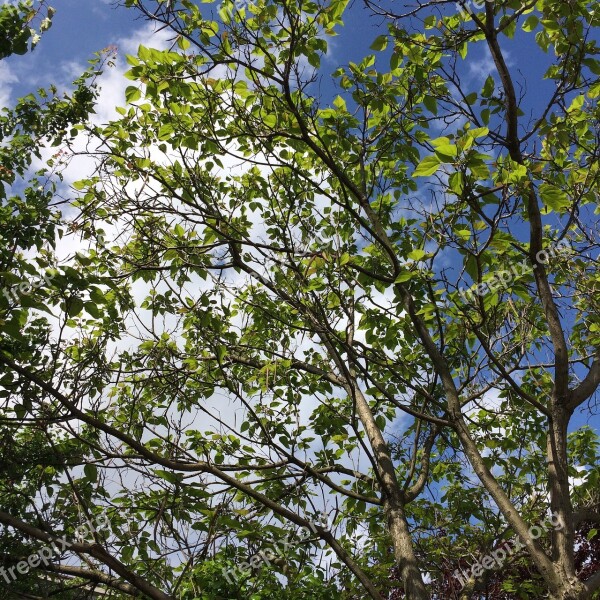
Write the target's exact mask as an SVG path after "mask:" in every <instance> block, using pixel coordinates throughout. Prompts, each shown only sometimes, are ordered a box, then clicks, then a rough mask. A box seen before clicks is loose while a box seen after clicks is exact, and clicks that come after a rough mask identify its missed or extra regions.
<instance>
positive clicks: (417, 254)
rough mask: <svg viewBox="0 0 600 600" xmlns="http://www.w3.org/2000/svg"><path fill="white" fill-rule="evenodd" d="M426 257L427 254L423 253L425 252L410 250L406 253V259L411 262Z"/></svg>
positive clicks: (418, 249)
mask: <svg viewBox="0 0 600 600" xmlns="http://www.w3.org/2000/svg"><path fill="white" fill-rule="evenodd" d="M426 255H427V252H425V250H421V249H420V248H416V249H415V250H412V251H411V252H409V253H408V258H410V259H412V260H421V259H422V258H423V257H424V256H426Z"/></svg>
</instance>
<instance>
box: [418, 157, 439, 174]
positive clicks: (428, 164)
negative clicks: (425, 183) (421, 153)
mask: <svg viewBox="0 0 600 600" xmlns="http://www.w3.org/2000/svg"><path fill="white" fill-rule="evenodd" d="M441 162H442V161H441V160H440V159H439V158H438V157H437V156H436V155H435V154H434V155H432V156H426V157H425V158H424V159H423V160H422V161H421V162H420V163H419V164H418V165H417V167H416V169H415V170H414V172H413V177H429V176H430V175H433V174H434V173H435V172H437V170H438V169H439V166H440V164H441Z"/></svg>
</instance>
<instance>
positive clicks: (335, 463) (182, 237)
mask: <svg viewBox="0 0 600 600" xmlns="http://www.w3.org/2000/svg"><path fill="white" fill-rule="evenodd" d="M127 4H128V5H131V6H132V7H135V10H137V11H141V13H142V14H144V15H145V16H146V17H147V18H148V19H150V20H152V21H154V22H156V23H158V24H159V25H160V26H161V27H166V28H169V29H170V30H171V31H172V32H173V47H172V48H170V49H169V50H157V49H153V48H149V47H144V46H142V47H140V49H139V51H138V55H137V56H136V57H129V59H128V60H129V62H130V65H131V69H130V71H129V73H128V77H129V78H130V79H131V80H132V85H131V86H130V87H129V88H128V89H127V91H126V100H127V106H126V107H124V108H122V109H120V113H121V117H120V118H119V119H117V120H115V121H114V122H112V123H109V124H107V125H106V126H103V127H92V126H89V127H88V128H87V129H88V133H89V135H90V136H91V137H92V138H93V139H96V140H97V142H98V144H99V146H98V149H97V150H95V151H94V156H96V157H97V159H98V162H97V168H96V170H95V171H94V173H92V174H90V176H89V177H87V178H85V179H83V180H82V181H80V182H78V183H77V184H76V186H75V187H76V189H77V190H78V191H79V194H78V198H77V200H76V202H75V207H76V208H77V210H78V211H79V212H78V216H77V217H76V218H75V219H74V221H73V224H72V228H73V229H76V230H77V231H78V232H82V234H83V237H84V239H85V240H88V241H89V243H90V250H89V252H88V253H87V255H85V256H84V255H82V254H80V255H79V256H78V259H77V260H78V264H79V265H80V268H81V269H82V270H83V271H85V274H86V277H85V279H86V280H87V281H89V282H91V283H89V285H88V287H87V288H84V287H83V286H81V287H80V288H78V289H79V296H78V297H77V298H76V299H73V301H72V302H71V304H68V305H67V304H65V305H63V307H62V308H63V310H64V311H65V312H66V313H67V317H68V319H66V321H65V323H66V327H70V328H71V329H72V330H73V335H72V336H71V337H69V339H68V340H67V339H65V340H64V341H62V342H61V343H60V344H57V346H56V352H55V354H54V357H55V360H56V362H55V363H54V365H52V363H49V362H48V363H46V365H47V366H46V370H45V371H44V372H43V373H36V372H34V369H32V368H31V367H30V366H29V365H28V362H27V360H28V359H29V357H28V356H23V355H21V356H15V355H14V353H13V354H11V351H10V349H6V350H4V352H2V353H1V354H0V363H1V364H3V365H4V367H5V368H6V371H7V373H10V374H11V375H10V376H11V377H13V378H14V382H15V391H14V392H12V393H13V394H16V395H18V394H23V393H24V392H25V390H27V389H35V390H36V398H35V401H34V402H32V404H31V405H30V406H26V407H25V410H26V411H27V414H28V415H29V418H36V417H37V415H38V414H39V411H40V410H42V408H43V407H52V409H53V410H55V411H58V412H59V413H60V414H65V415H68V416H69V419H71V420H69V421H68V423H69V424H68V426H67V428H71V429H70V432H69V433H70V435H71V436H73V437H76V438H77V439H78V441H79V442H80V444H81V445H82V447H84V448H87V449H88V450H89V455H90V456H91V457H93V461H91V462H90V461H88V464H87V465H86V468H85V471H84V472H83V473H82V475H81V477H80V478H79V479H78V480H77V481H73V480H70V481H69V485H68V486H64V487H63V491H65V490H68V491H69V493H73V494H74V495H75V497H76V499H77V504H78V506H79V508H80V509H81V510H85V511H97V510H99V508H100V507H102V508H103V509H104V510H105V511H106V513H107V515H108V516H109V518H110V520H111V536H110V537H109V538H108V539H107V540H106V541H105V542H104V543H102V541H101V540H97V544H98V548H99V549H98V550H97V554H96V555H95V557H96V558H98V559H99V560H100V561H104V563H105V565H107V566H108V567H109V568H113V566H112V564H111V562H110V560H109V559H110V558H112V559H114V560H115V561H117V563H115V564H117V567H116V573H117V574H118V575H119V576H120V577H122V578H125V579H127V580H128V581H129V582H130V583H131V584H132V585H134V587H135V586H137V585H138V584H140V581H142V580H143V581H144V582H146V584H147V586H151V587H146V588H145V589H142V588H141V587H137V589H140V590H142V591H143V592H144V593H146V594H147V595H148V596H150V597H161V598H176V597H181V598H207V599H208V598H211V599H213V598H214V599H216V598H275V597H281V596H282V593H283V591H282V590H283V587H282V586H285V597H286V598H306V597H309V596H310V597H315V596H316V597H318V598H364V597H365V595H367V596H368V597H370V598H374V599H381V598H384V597H395V598H397V597H405V598H409V599H411V600H422V599H428V598H481V597H484V596H483V594H485V597H490V594H492V596H491V597H495V598H498V599H499V598H517V597H519V598H522V597H535V598H540V597H547V598H551V599H552V600H558V599H561V600H567V599H584V598H592V597H595V596H596V597H597V596H598V590H599V589H600V570H599V569H598V567H599V565H598V558H597V557H598V551H597V548H598V546H597V544H598V536H597V529H596V525H597V523H598V521H599V520H600V515H599V514H598V505H597V497H595V496H593V490H595V489H596V488H597V486H598V483H599V481H600V470H599V467H598V438H597V433H596V431H595V430H594V429H593V428H591V427H586V426H582V423H584V422H585V420H586V419H590V418H591V417H592V416H595V414H596V412H595V411H596V405H595V399H596V397H597V396H596V395H597V388H598V385H599V383H600V354H599V349H600V344H599V342H600V337H599V336H600V333H599V332H600V320H599V316H598V315H600V310H598V309H599V306H598V304H599V296H598V282H599V279H598V273H597V270H596V260H595V259H594V252H595V251H596V250H597V248H598V239H597V217H596V215H597V214H598V208H597V204H598V177H599V169H598V164H599V162H598V156H599V148H600V145H599V144H600V138H599V136H598V117H599V109H598V106H597V102H596V99H597V97H598V95H599V94H600V80H599V78H598V75H599V74H600V62H599V61H598V60H597V59H596V58H595V57H596V55H597V54H598V48H597V44H596V41H595V39H594V31H595V30H594V28H595V27H597V25H598V22H599V19H600V12H599V9H598V7H597V6H596V3H592V2H586V1H585V0H572V1H570V2H568V3H566V2H558V1H556V0H537V1H533V0H532V1H531V2H527V3H521V2H516V1H513V0H501V1H498V2H495V3H486V4H485V7H483V9H482V8H478V7H477V6H466V5H464V6H463V8H464V10H461V11H457V10H456V8H455V7H454V4H453V3H450V2H427V3H423V4H422V5H419V6H415V7H413V8H412V9H411V10H410V11H408V12H407V13H406V15H398V14H394V12H393V11H392V10H388V9H387V8H386V7H385V6H383V5H382V4H374V3H369V8H370V10H371V11H374V12H375V13H377V14H379V15H380V16H381V17H383V18H384V19H385V18H388V17H389V21H388V22H387V23H386V22H385V21H384V26H382V30H381V34H380V35H379V36H378V37H377V38H376V39H375V40H374V42H373V45H372V50H373V54H371V55H368V56H366V57H365V58H364V59H363V60H362V61H361V62H360V63H357V64H356V63H348V64H347V65H343V66H340V68H339V69H337V70H336V71H335V73H334V74H333V75H334V81H335V92H333V93H329V91H326V92H323V91H322V88H321V86H320V84H321V79H320V78H319V75H320V73H321V72H322V71H323V70H324V67H322V65H321V58H322V57H323V55H324V54H325V53H326V52H327V48H328V39H329V37H331V36H333V35H334V34H335V33H336V31H337V30H339V28H340V26H341V25H342V24H343V21H342V18H343V16H344V11H345V10H346V2H344V1H343V0H331V1H329V2H291V1H288V0H278V1H272V0H256V2H253V3H250V4H248V5H245V6H241V5H240V3H236V4H234V3H233V2H229V1H227V0H225V1H224V2H222V3H221V4H220V5H219V6H218V7H213V6H212V5H211V6H208V5H206V6H205V5H204V4H202V5H197V4H196V3H194V2H191V1H189V0H181V1H179V2H172V1H170V2H164V1H156V2H150V1H144V0H139V1H134V0H128V1H127ZM479 4H481V3H479ZM217 8H218V15H217V12H216V11H217ZM467 9H468V10H467ZM352 10H358V7H354V8H353V9H352ZM505 46H508V47H509V48H516V49H521V50H522V49H524V48H526V49H527V51H528V52H531V53H532V54H533V53H534V52H539V53H540V55H541V56H542V60H543V61H544V62H545V63H546V64H545V68H546V71H545V74H544V76H543V77H544V78H543V79H542V80H540V79H539V74H537V75H536V74H535V72H534V71H533V69H532V73H528V74H527V77H529V78H528V79H527V80H526V83H527V84H528V87H529V86H530V87H534V90H535V93H536V94H538V92H539V93H540V94H541V95H542V96H544V99H543V102H542V101H541V100H539V99H538V98H537V96H536V100H535V102H532V103H528V102H529V99H528V96H527V94H526V89H527V88H526V87H525V86H524V83H525V81H521V82H519V79H518V77H519V74H518V71H517V70H516V69H514V68H511V67H510V66H509V65H510V63H509V62H508V61H507V58H506V50H505V49H504V47H505ZM482 56H488V57H489V59H490V64H491V65H492V66H493V70H492V72H491V73H490V75H489V77H487V78H485V80H482V81H481V82H479V81H477V80H471V82H470V83H469V82H468V81H469V80H467V79H465V77H464V75H465V72H466V71H465V70H466V69H468V68H469V65H470V64H471V62H470V61H472V60H477V59H478V58H479V57H482ZM519 66H520V67H521V68H524V65H522V64H520V65H519ZM325 74H326V75H327V74H328V73H327V71H326V72H325ZM534 77H535V79H534ZM532 82H535V86H532V85H531V84H532ZM545 82H551V83H552V85H545ZM519 83H520V84H521V86H520V87H519ZM328 89H329V88H328ZM432 131H434V132H436V133H434V134H432V133H431V132H432ZM438 133H439V134H441V135H438ZM73 151H74V152H75V150H74V149H73ZM94 278H95V279H94ZM59 349H60V352H59ZM23 427H24V428H25V427H26V423H25V422H24V423H23ZM575 477H577V478H578V479H579V480H578V481H574V478H575ZM83 492H84V493H83ZM589 498H592V499H591V500H590V499H589ZM323 510H325V512H326V513H327V515H328V519H329V521H328V523H327V524H324V523H323V522H321V521H319V522H318V523H316V524H315V521H316V520H318V514H319V513H320V512H321V511H323ZM126 515H129V516H130V518H133V520H134V521H135V523H136V527H135V529H134V531H133V532H129V533H128V532H127V531H126V528H125V527H124V516H126ZM549 515H550V516H549ZM69 518H71V519H73V515H69ZM12 524H13V526H15V527H17V528H19V527H21V531H25V529H24V528H23V526H22V525H19V524H18V523H14V522H13V523H12ZM301 532H304V533H305V532H309V535H308V536H307V535H304V533H303V534H301ZM131 533H133V535H134V539H135V546H132V545H131ZM517 537H518V538H519V539H520V543H518V544H517V543H516V539H517ZM281 540H285V548H284V550H283V551H282V552H280V553H277V552H275V550H276V549H277V548H278V544H279V545H281ZM509 542H510V544H509V546H506V544H507V543H509ZM502 547H504V548H505V551H504V556H501V555H500V554H498V552H499V550H500V549H501V548H502ZM265 549H270V550H271V553H270V554H263V555H262V557H261V555H260V554H259V553H260V551H261V550H265ZM315 551H316V552H317V556H316V557H315V556H311V552H312V553H314V552H315ZM494 552H496V553H497V554H496V555H494V554H493V553H494ZM469 554H472V555H473V561H471V560H470V559H468V565H465V557H467V556H469ZM490 555H492V556H496V558H497V559H496V560H495V561H494V562H493V564H491V563H490V562H489V561H487V562H486V563H484V562H483V560H484V557H487V556H490ZM257 556H258V558H257V559H256V560H254V559H255V558H256V557H257ZM265 557H266V558H265ZM269 557H270V558H269ZM479 559H481V561H482V563H481V564H482V565H484V566H482V567H481V568H480V569H474V570H473V571H471V570H469V574H468V575H467V576H464V577H463V575H460V573H458V574H457V569H463V571H464V569H465V567H466V566H469V567H472V566H473V563H474V562H475V561H478V560H479ZM240 564H243V569H242V570H243V574H240V572H239V570H236V569H238V567H239V565H240ZM485 565H487V566H485ZM275 573H279V575H278V576H276V575H275ZM133 575H135V577H137V578H138V579H135V578H134V576H133ZM426 575H427V576H426ZM463 585H464V587H462V586H463ZM156 590H160V592H159V591H156ZM160 594H163V595H162V596H161V595H160Z"/></svg>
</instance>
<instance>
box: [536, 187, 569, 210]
mask: <svg viewBox="0 0 600 600" xmlns="http://www.w3.org/2000/svg"><path fill="white" fill-rule="evenodd" d="M539 191H540V197H541V199H542V202H543V203H544V206H546V207H548V208H549V209H550V210H554V211H556V212H561V211H563V210H565V209H566V208H569V206H571V201H570V200H569V197H568V195H567V193H566V192H564V191H563V190H561V189H560V188H559V187H557V186H555V185H553V184H550V183H543V184H542V185H540V188H539Z"/></svg>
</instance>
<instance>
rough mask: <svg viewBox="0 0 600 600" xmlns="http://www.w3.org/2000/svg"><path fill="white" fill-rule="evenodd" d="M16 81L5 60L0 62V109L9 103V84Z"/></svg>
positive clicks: (10, 89) (10, 88)
mask: <svg viewBox="0 0 600 600" xmlns="http://www.w3.org/2000/svg"><path fill="white" fill-rule="evenodd" d="M17 81H18V78H17V76H16V75H15V74H14V73H13V72H12V70H11V68H10V67H9V66H8V65H7V64H6V63H5V62H0V110H1V109H2V108H4V107H5V106H9V105H10V100H11V91H12V86H11V84H12V83H16V82H17Z"/></svg>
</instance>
